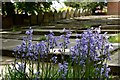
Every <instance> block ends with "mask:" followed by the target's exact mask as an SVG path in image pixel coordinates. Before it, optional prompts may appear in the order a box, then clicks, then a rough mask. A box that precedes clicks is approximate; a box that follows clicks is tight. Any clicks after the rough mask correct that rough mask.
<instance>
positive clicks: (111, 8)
mask: <svg viewBox="0 0 120 80" xmlns="http://www.w3.org/2000/svg"><path fill="white" fill-rule="evenodd" d="M107 14H108V15H120V2H108V13H107Z"/></svg>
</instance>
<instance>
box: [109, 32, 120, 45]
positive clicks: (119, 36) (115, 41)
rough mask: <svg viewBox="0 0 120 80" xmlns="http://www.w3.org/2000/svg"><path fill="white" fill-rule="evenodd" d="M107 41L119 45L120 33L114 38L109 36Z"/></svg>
mask: <svg viewBox="0 0 120 80" xmlns="http://www.w3.org/2000/svg"><path fill="white" fill-rule="evenodd" d="M109 41H110V42H112V43H120V33H118V35H116V36H111V37H110V38H109Z"/></svg>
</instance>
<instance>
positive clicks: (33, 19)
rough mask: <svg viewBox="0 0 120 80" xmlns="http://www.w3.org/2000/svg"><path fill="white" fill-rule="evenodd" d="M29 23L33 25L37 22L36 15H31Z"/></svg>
mask: <svg viewBox="0 0 120 80" xmlns="http://www.w3.org/2000/svg"><path fill="white" fill-rule="evenodd" d="M30 20H31V24H32V25H35V24H37V15H31V19H30Z"/></svg>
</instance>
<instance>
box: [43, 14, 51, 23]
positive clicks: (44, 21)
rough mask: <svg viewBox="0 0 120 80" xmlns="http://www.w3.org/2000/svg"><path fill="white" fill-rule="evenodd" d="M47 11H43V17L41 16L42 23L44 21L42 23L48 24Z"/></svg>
mask: <svg viewBox="0 0 120 80" xmlns="http://www.w3.org/2000/svg"><path fill="white" fill-rule="evenodd" d="M49 21H50V20H49V13H48V12H45V13H44V18H43V23H44V25H48V23H49Z"/></svg>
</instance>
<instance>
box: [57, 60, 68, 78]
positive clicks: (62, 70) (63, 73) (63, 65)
mask: <svg viewBox="0 0 120 80" xmlns="http://www.w3.org/2000/svg"><path fill="white" fill-rule="evenodd" d="M58 66H59V70H58V72H59V73H60V74H61V76H62V78H65V76H66V74H67V71H68V63H67V62H66V61H64V62H63V63H59V64H58Z"/></svg>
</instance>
